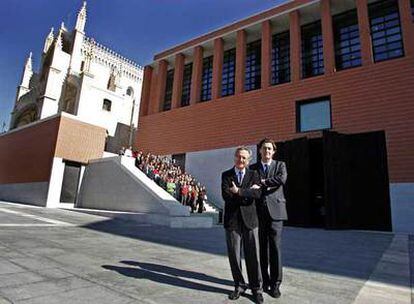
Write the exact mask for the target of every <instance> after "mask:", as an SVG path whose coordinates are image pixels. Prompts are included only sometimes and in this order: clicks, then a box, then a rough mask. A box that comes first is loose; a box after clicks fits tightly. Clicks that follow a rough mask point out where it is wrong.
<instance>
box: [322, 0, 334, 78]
mask: <svg viewBox="0 0 414 304" xmlns="http://www.w3.org/2000/svg"><path fill="white" fill-rule="evenodd" d="M320 12H321V24H322V40H323V65H324V70H325V75H332V74H333V72H334V71H335V48H334V37H333V36H334V35H333V27H332V15H331V1H330V0H321V2H320Z"/></svg>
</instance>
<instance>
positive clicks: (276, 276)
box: [259, 208, 283, 287]
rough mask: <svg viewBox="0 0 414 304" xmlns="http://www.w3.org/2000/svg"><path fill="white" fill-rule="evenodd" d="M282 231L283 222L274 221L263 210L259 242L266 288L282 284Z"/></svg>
mask: <svg viewBox="0 0 414 304" xmlns="http://www.w3.org/2000/svg"><path fill="white" fill-rule="evenodd" d="M282 229H283V221H278V220H273V219H272V218H271V217H270V214H269V211H268V209H267V208H263V209H262V210H261V212H260V215H259V240H260V267H261V271H262V276H263V285H264V286H270V287H272V286H275V285H276V283H280V282H282V276H283V274H282V248H281V245H282V244H281V243H282ZM269 270H270V272H269Z"/></svg>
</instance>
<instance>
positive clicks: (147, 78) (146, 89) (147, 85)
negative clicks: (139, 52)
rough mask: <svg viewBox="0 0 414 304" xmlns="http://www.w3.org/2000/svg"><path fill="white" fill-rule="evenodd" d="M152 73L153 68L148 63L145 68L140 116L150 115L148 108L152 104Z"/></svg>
mask: <svg viewBox="0 0 414 304" xmlns="http://www.w3.org/2000/svg"><path fill="white" fill-rule="evenodd" d="M152 74H153V68H152V67H151V66H149V65H147V66H146V67H145V68H144V77H143V80H142V94H141V103H140V109H139V116H140V117H142V116H146V115H148V108H149V104H150V93H151V83H152Z"/></svg>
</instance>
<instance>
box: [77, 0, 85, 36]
mask: <svg viewBox="0 0 414 304" xmlns="http://www.w3.org/2000/svg"><path fill="white" fill-rule="evenodd" d="M85 23H86V1H83V5H82V8H81V9H80V11H79V13H78V18H77V19H76V26H75V30H77V31H79V32H84V31H85Z"/></svg>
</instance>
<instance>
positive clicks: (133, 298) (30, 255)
mask: <svg viewBox="0 0 414 304" xmlns="http://www.w3.org/2000/svg"><path fill="white" fill-rule="evenodd" d="M0 243H1V244H3V243H2V242H0ZM3 246H4V247H6V248H9V249H12V250H14V251H16V252H18V253H22V254H23V255H26V256H27V257H30V258H39V257H38V256H37V255H34V254H27V253H26V252H23V251H22V250H19V249H13V248H11V247H9V246H7V245H5V244H3ZM42 259H45V260H49V261H53V262H55V263H59V262H58V261H56V260H54V259H53V258H50V257H46V256H44V257H43V256H42ZM10 262H12V261H10ZM13 264H16V263H13ZM16 265H18V264H16ZM18 266H20V267H22V266H21V265H18ZM22 268H24V269H25V267H22ZM55 268H58V269H60V270H62V271H64V272H66V273H68V274H71V275H72V276H73V277H75V278H78V279H81V280H84V281H88V282H90V283H92V284H95V285H97V286H100V287H102V288H106V289H108V290H111V291H112V292H115V293H117V294H119V295H122V296H124V297H127V298H130V299H131V300H133V301H137V300H139V301H142V300H143V299H142V298H136V297H134V296H132V295H126V294H124V293H122V292H120V291H119V290H118V289H116V288H115V287H113V286H111V285H106V284H104V283H102V282H100V281H98V280H94V279H92V278H89V277H87V276H84V275H79V274H76V273H73V272H71V271H67V270H66V269H65V270H64V269H61V268H59V267H55ZM30 271H31V272H33V273H36V274H40V273H37V272H36V271H35V270H30ZM63 279H67V278H61V279H54V280H63ZM45 281H48V280H47V279H46V280H44V281H42V282H45ZM36 283H38V282H36ZM24 285H27V284H24ZM89 287H90V286H86V287H79V288H73V289H71V290H79V289H82V288H89ZM0 290H1V289H0ZM59 292H61V291H59ZM59 292H56V293H51V294H57V293H59ZM51 294H48V295H51ZM0 295H1V293H0ZM42 296H45V295H42ZM42 296H37V297H32V298H39V297H42ZM32 298H28V299H32ZM21 300H27V299H21ZM19 301H20V300H19ZM145 302H146V303H147V304H152V303H153V302H148V301H145ZM11 303H13V302H11Z"/></svg>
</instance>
